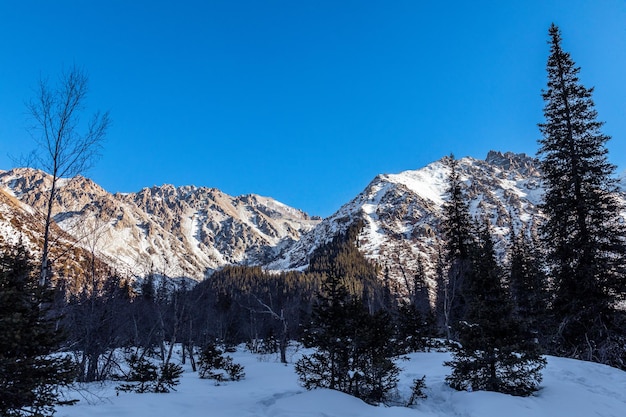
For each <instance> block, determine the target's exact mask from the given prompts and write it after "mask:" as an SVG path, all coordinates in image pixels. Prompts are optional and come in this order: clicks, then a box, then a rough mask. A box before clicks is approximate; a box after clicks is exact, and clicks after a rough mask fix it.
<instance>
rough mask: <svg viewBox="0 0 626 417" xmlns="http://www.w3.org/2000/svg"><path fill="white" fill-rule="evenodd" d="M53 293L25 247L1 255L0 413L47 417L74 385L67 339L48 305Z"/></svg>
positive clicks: (20, 246)
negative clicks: (62, 389) (64, 350)
mask: <svg viewBox="0 0 626 417" xmlns="http://www.w3.org/2000/svg"><path fill="white" fill-rule="evenodd" d="M51 301H52V293H51V291H50V290H46V289H43V288H41V287H40V286H39V285H37V277H36V274H35V268H34V266H33V264H32V261H31V259H30V256H29V255H28V253H27V252H26V249H25V248H24V246H23V245H21V244H20V245H18V246H17V247H16V248H12V249H10V250H8V251H6V252H5V253H3V254H2V255H0V415H2V416H30V415H34V416H48V415H52V414H54V406H55V405H57V404H60V402H59V393H58V388H59V386H63V385H67V384H69V383H71V382H72V381H73V378H74V369H73V366H72V363H71V360H70V359H69V357H67V356H58V355H52V354H53V353H56V352H57V350H58V349H59V347H60V344H61V343H62V341H63V338H62V336H63V335H62V334H61V333H60V332H59V331H57V330H56V328H55V317H53V316H52V313H51V311H50V310H49V308H48V307H49V306H50V304H51Z"/></svg>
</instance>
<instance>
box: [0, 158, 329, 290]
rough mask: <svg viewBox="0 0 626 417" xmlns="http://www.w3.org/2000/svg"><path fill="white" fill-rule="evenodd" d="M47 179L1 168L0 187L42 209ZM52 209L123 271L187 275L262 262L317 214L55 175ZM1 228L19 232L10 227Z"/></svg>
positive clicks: (25, 207) (84, 243)
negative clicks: (115, 189) (119, 190)
mask: <svg viewBox="0 0 626 417" xmlns="http://www.w3.org/2000/svg"><path fill="white" fill-rule="evenodd" d="M50 186H51V177H50V176H49V175H47V174H45V173H43V172H41V171H36V170H31V169H14V170H11V171H6V172H0V189H2V188H4V194H5V195H6V196H8V197H10V198H13V199H14V202H15V203H19V204H20V210H21V211H26V212H28V211H30V212H32V213H43V211H44V208H45V205H46V200H47V196H48V195H49V194H48V192H49V190H50ZM14 211H15V210H14ZM53 215H54V220H55V222H56V224H57V225H58V226H59V227H60V228H61V229H62V230H63V231H64V232H66V233H67V234H68V235H69V236H71V237H72V238H73V239H75V240H76V242H78V245H79V246H81V247H83V248H84V249H86V250H87V251H89V252H95V253H97V254H98V255H99V256H100V257H102V258H103V259H105V260H106V261H107V262H108V263H109V264H110V265H112V266H113V267H114V268H115V269H117V270H119V271H121V272H124V273H126V274H131V275H137V276H144V275H146V274H148V273H151V272H153V273H158V274H162V275H166V276H169V277H189V278H193V279H202V278H203V277H204V276H205V274H206V273H207V271H209V270H211V269H214V268H219V267H221V266H224V265H227V264H234V263H243V264H250V263H253V264H260V263H264V262H267V261H268V260H270V259H272V258H273V256H274V254H275V252H276V251H278V250H279V249H278V248H280V247H282V246H287V245H289V244H290V243H291V242H292V241H294V240H297V239H298V238H299V237H300V235H301V234H302V233H303V232H306V231H308V230H310V229H312V228H313V227H314V226H315V225H316V224H317V223H319V221H320V220H319V219H316V218H311V217H309V216H307V215H306V214H305V213H303V212H302V211H300V210H297V209H294V208H291V207H288V206H286V205H284V204H282V203H280V202H278V201H276V200H273V199H271V198H267V197H261V196H257V195H246V196H240V197H231V196H229V195H226V194H224V193H222V192H221V191H219V190H216V189H209V188H198V187H178V188H177V187H173V186H171V185H164V186H161V187H152V188H144V189H143V190H141V191H140V192H138V193H130V194H110V193H108V192H106V191H105V190H104V189H102V188H101V187H100V186H98V185H97V184H95V183H94V182H93V181H91V180H89V179H87V178H83V177H75V178H72V179H67V180H61V181H60V183H59V190H58V193H57V196H56V199H55V202H54V207H53ZM29 222H30V223H33V224H37V223H39V224H41V219H39V221H38V220H36V219H31V220H30V221H29ZM0 232H2V234H3V235H6V236H16V235H17V233H15V231H13V232H12V231H11V230H9V228H5V229H4V230H0ZM33 233H34V232H33ZM36 235H37V234H36V233H34V234H33V237H34V239H35V240H36ZM34 246H35V247H36V246H37V245H36V244H35V245H34Z"/></svg>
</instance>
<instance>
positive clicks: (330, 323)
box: [295, 268, 399, 403]
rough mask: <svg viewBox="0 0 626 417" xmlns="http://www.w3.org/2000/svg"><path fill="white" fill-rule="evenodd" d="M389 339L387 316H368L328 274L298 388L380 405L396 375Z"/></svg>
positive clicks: (301, 364) (306, 341)
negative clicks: (327, 391) (337, 393)
mask: <svg viewBox="0 0 626 417" xmlns="http://www.w3.org/2000/svg"><path fill="white" fill-rule="evenodd" d="M393 335H394V326H393V321H392V320H391V316H390V315H389V313H387V312H385V311H384V310H379V311H377V312H375V313H374V314H369V312H368V309H367V308H366V306H365V305H364V304H363V302H362V300H361V299H360V298H359V297H357V296H353V295H350V294H349V292H348V290H347V288H346V287H345V285H344V284H343V282H342V280H341V278H340V276H339V274H337V273H336V272H335V270H334V269H333V268H331V269H330V272H329V273H328V275H327V277H326V279H325V281H324V282H323V293H322V294H320V295H319V297H318V302H317V304H316V305H315V306H314V309H313V314H312V319H311V323H310V325H309V326H308V328H307V329H306V332H305V336H304V339H303V340H304V344H305V346H307V347H315V348H316V352H314V353H312V354H311V355H305V356H303V357H302V358H301V359H300V360H298V362H296V364H295V370H296V373H297V374H298V377H299V379H300V382H301V383H302V385H303V386H304V387H305V388H306V389H313V388H330V389H334V390H338V391H342V392H345V393H348V394H351V395H354V396H356V397H359V398H361V399H364V400H366V401H370V402H374V403H376V402H380V401H384V400H385V399H386V398H387V397H388V395H389V392H390V391H391V390H392V389H393V388H395V387H396V385H397V381H398V378H397V376H398V374H399V369H398V367H397V366H396V365H395V363H394V361H393V359H394V358H395V357H396V356H397V355H398V352H397V349H396V346H395V344H394V342H393Z"/></svg>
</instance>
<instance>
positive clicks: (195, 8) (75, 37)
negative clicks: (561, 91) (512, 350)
mask: <svg viewBox="0 0 626 417" xmlns="http://www.w3.org/2000/svg"><path fill="white" fill-rule="evenodd" d="M552 22H555V23H556V24H557V25H558V26H559V27H560V28H561V30H562V33H563V38H564V48H565V49H566V50H567V51H569V52H571V53H572V57H573V59H574V61H575V62H576V63H577V65H579V66H581V67H582V70H581V79H582V81H583V84H585V85H586V86H588V87H591V86H595V88H596V90H595V94H594V99H595V102H596V106H597V109H598V112H599V118H600V120H603V121H605V122H606V125H605V128H604V131H605V133H607V134H609V135H611V136H612V137H613V139H612V141H611V142H610V144H609V150H610V158H611V160H612V161H613V162H614V163H615V164H617V165H618V167H619V171H622V170H624V169H626V153H625V151H626V107H625V97H626V2H624V1H623V0H594V1H591V0H589V1H580V0H563V1H549V0H526V1H447V2H445V1H418V0H413V1H392V0H386V1H382V0H381V1H367V0H362V1H357V0H354V1H341V0H332V1H320V0H315V1H314V0H285V1H272V0H257V1H238V0H222V1H210V0H207V1H181V0H179V1H154V0H153V1H133V0H106V1H105V0H102V1H96V0H90V1H79V0H76V1H64V0H55V1H45V0H40V1H29V0H21V1H8V0H7V1H2V2H0V60H1V61H0V169H9V168H11V167H12V166H13V163H12V162H11V159H10V158H8V157H7V154H10V155H19V154H22V153H27V152H28V151H29V150H31V149H32V148H33V146H34V144H33V143H32V140H31V139H30V136H29V134H28V133H27V131H26V129H25V126H26V125H27V118H26V113H25V106H24V102H25V101H27V100H28V99H29V98H31V97H32V95H33V93H32V91H33V88H34V87H35V85H36V84H37V82H38V80H39V78H40V77H42V76H43V77H46V76H49V77H51V78H54V77H56V76H57V75H58V74H59V73H60V71H61V70H62V69H63V68H67V67H69V66H71V65H73V64H76V65H78V66H81V67H82V68H84V69H85V70H86V71H87V72H88V73H89V77H90V96H89V102H88V103H89V109H88V110H89V113H90V112H91V111H93V110H97V109H100V110H109V111H110V112H111V117H112V119H113V125H112V127H111V129H110V130H109V133H108V135H107V141H106V143H105V147H104V152H103V155H102V158H101V159H100V160H99V161H98V162H97V164H96V165H95V167H94V168H92V169H91V170H90V171H88V172H86V173H85V175H86V176H88V177H90V178H93V179H94V180H95V181H96V182H97V183H99V184H100V185H102V186H103V187H104V188H105V189H107V190H108V191H110V192H117V191H120V192H129V191H138V190H140V189H141V188H143V187H146V186H148V187H149V186H153V185H161V184H164V183H168V184H174V185H177V186H179V185H189V184H194V185H197V186H207V187H215V188H219V189H221V190H222V191H224V192H226V193H228V194H231V195H240V194H247V193H256V194H261V195H265V196H271V197H274V198H276V199H278V200H280V201H282V202H284V203H286V204H289V205H291V206H294V207H297V208H300V209H302V210H304V211H306V212H308V213H310V214H313V215H321V216H327V215H330V214H332V213H333V212H334V211H335V210H337V209H338V208H339V207H340V206H341V205H342V204H343V203H345V202H347V201H348V200H349V199H351V198H352V197H354V196H355V195H356V194H357V193H358V192H360V191H362V190H363V188H364V187H365V186H366V185H367V184H368V183H369V182H370V181H371V180H372V179H373V178H374V177H375V176H376V175H377V174H379V173H396V172H400V171H404V170H408V169H417V168H421V167H422V166H424V165H426V164H428V163H430V162H432V161H434V160H437V159H439V158H441V157H442V156H445V155H448V154H450V153H454V154H455V155H456V156H457V157H462V156H473V157H477V158H484V156H485V155H486V153H487V151H488V150H490V149H496V150H502V151H506V150H510V151H515V152H526V153H529V154H535V152H536V149H537V142H536V141H537V139H538V137H539V131H538V129H537V123H539V122H541V121H542V108H543V102H542V99H541V89H542V88H544V86H545V83H546V74H545V63H546V59H547V56H548V45H547V40H548V27H549V26H550V23H552ZM86 114H87V113H86Z"/></svg>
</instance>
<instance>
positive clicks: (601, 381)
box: [56, 348, 626, 417]
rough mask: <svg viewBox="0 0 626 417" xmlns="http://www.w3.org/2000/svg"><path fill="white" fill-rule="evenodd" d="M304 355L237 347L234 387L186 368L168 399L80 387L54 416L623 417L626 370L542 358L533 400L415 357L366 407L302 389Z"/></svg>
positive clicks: (439, 356)
mask: <svg viewBox="0 0 626 417" xmlns="http://www.w3.org/2000/svg"><path fill="white" fill-rule="evenodd" d="M303 352H305V351H304V350H300V351H299V352H298V351H295V352H291V354H290V355H289V361H290V363H289V364H287V365H284V364H281V363H280V362H279V361H278V357H277V356H276V355H257V354H253V353H249V352H246V351H244V350H243V349H242V348H240V349H238V351H237V352H235V353H231V354H229V355H231V356H232V357H233V359H234V361H235V362H236V363H240V364H242V365H243V366H244V367H245V373H246V377H245V379H244V380H242V381H239V382H226V383H221V384H220V385H216V383H215V382H214V381H212V380H202V379H200V378H198V375H197V373H194V372H192V371H191V369H190V368H188V367H186V368H185V373H184V375H183V377H182V378H181V384H180V385H178V386H177V387H176V389H177V391H175V392H174V391H173V392H171V393H169V394H135V393H124V392H122V393H120V394H119V395H116V392H115V384H114V383H105V384H89V385H83V386H82V389H81V390H80V391H74V392H71V393H70V395H71V396H72V397H73V398H79V399H81V401H80V402H79V403H78V404H76V405H74V406H65V407H59V408H58V409H57V414H56V416H58V417H84V416H90V417H99V416H103V417H104V416H106V417H109V416H110V417H144V416H145V417H200V416H203V417H204V416H212V417H231V416H232V417H252V416H255V417H256V416H258V417H270V416H271V417H405V416H415V417H422V416H423V417H427V416H428V417H430V416H437V417H452V416H459V417H624V416H626V372H623V371H620V370H617V369H615V368H611V367H608V366H604V365H599V364H596V363H590V362H582V361H576V360H572V359H563V358H557V357H551V356H549V357H547V359H548V366H547V367H546V368H545V369H544V372H543V375H544V380H543V383H542V388H541V390H539V391H538V392H536V393H535V395H533V396H531V397H513V396H509V395H504V394H498V393H493V392H480V391H477V392H458V391H455V390H453V389H451V388H450V387H448V386H447V385H446V384H445V382H444V378H445V376H446V375H447V374H448V373H449V368H447V367H445V366H443V362H444V361H445V360H448V359H449V358H450V356H449V354H448V353H446V352H430V353H414V354H411V355H408V360H402V361H399V366H400V367H401V368H402V369H403V371H402V374H401V379H400V383H399V386H398V392H397V394H396V397H397V398H396V400H395V403H394V404H389V405H379V406H372V405H368V404H366V403H364V402H363V401H361V400H359V399H356V398H354V397H351V396H349V395H346V394H343V393H341V392H337V391H332V390H327V389H319V390H313V391H306V390H305V389H304V388H302V387H301V386H300V385H299V384H298V378H297V375H296V374H295V372H294V370H293V363H294V362H295V361H296V360H297V359H298V358H299V357H300V356H301V355H302V353H303ZM422 375H426V385H427V388H426V394H427V395H428V398H427V399H425V400H418V403H417V405H414V406H412V407H411V408H407V407H404V406H402V404H403V403H404V402H406V400H407V399H408V397H409V395H410V387H411V383H412V381H413V379H415V378H420V377H422Z"/></svg>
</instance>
